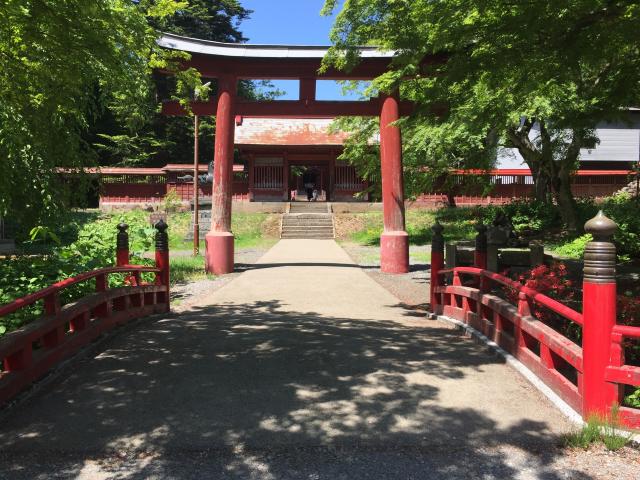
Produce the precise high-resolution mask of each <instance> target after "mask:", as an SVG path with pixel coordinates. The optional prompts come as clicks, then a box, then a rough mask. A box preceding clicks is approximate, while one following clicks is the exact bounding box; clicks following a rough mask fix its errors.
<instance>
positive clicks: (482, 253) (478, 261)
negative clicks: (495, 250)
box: [473, 220, 487, 270]
mask: <svg viewBox="0 0 640 480" xmlns="http://www.w3.org/2000/svg"><path fill="white" fill-rule="evenodd" d="M475 229H476V231H477V232H478V233H477V234H476V249H475V251H474V252H473V264H474V265H475V267H476V268H481V269H482V270H486V269H487V226H486V225H485V224H484V223H482V220H481V221H480V222H479V223H477V224H476V226H475Z"/></svg>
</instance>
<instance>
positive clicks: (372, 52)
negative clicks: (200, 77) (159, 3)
mask: <svg viewBox="0 0 640 480" xmlns="http://www.w3.org/2000/svg"><path fill="white" fill-rule="evenodd" d="M157 43H158V45H159V46H161V47H164V48H169V49H171V50H181V51H184V52H189V53H200V54H204V55H215V56H221V57H244V58H316V59H317V58H322V57H324V56H325V55H326V53H327V51H328V50H329V47H326V46H315V45H254V44H249V43H224V42H214V41H211V40H200V39H197V38H189V37H181V36H179V35H174V34H172V33H163V34H162V36H161V37H160V38H159V39H158V40H157ZM359 51H360V56H361V57H363V58H391V57H393V56H394V55H395V52H391V51H387V52H385V51H381V50H379V49H378V48H377V47H359Z"/></svg>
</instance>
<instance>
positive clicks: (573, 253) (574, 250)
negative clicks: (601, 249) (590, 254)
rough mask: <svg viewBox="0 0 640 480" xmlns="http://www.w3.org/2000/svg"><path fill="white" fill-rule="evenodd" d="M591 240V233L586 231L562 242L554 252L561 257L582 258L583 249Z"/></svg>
mask: <svg viewBox="0 0 640 480" xmlns="http://www.w3.org/2000/svg"><path fill="white" fill-rule="evenodd" d="M591 240H593V237H592V236H591V234H589V233H587V234H585V235H582V236H580V237H578V238H576V239H574V240H571V241H570V242H567V243H564V244H562V245H560V246H559V247H558V248H556V249H555V252H556V253H557V254H558V255H560V256H563V257H569V258H582V257H583V256H584V249H585V247H586V246H587V243H589V242H590V241H591Z"/></svg>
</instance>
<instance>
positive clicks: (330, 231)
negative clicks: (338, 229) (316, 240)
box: [282, 228, 333, 235]
mask: <svg viewBox="0 0 640 480" xmlns="http://www.w3.org/2000/svg"><path fill="white" fill-rule="evenodd" d="M282 233H283V234H284V233H327V234H330V235H333V228H285V229H283V230H282Z"/></svg>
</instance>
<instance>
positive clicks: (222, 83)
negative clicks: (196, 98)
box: [205, 76, 237, 275]
mask: <svg viewBox="0 0 640 480" xmlns="http://www.w3.org/2000/svg"><path fill="white" fill-rule="evenodd" d="M236 84H237V79H236V78H235V77H233V76H223V77H220V78H218V107H217V110H216V141H215V152H214V167H213V186H212V197H211V230H210V231H209V233H207V235H206V236H205V244H206V252H205V269H206V271H207V272H209V273H213V274H215V275H222V274H225V273H231V272H233V253H234V252H233V241H234V238H233V233H231V199H232V195H233V192H232V189H233V183H232V182H233V149H234V132H235V125H234V105H235V96H236Z"/></svg>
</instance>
